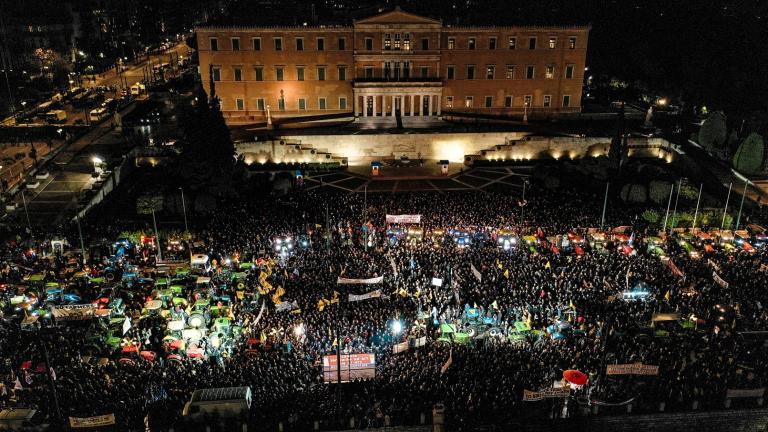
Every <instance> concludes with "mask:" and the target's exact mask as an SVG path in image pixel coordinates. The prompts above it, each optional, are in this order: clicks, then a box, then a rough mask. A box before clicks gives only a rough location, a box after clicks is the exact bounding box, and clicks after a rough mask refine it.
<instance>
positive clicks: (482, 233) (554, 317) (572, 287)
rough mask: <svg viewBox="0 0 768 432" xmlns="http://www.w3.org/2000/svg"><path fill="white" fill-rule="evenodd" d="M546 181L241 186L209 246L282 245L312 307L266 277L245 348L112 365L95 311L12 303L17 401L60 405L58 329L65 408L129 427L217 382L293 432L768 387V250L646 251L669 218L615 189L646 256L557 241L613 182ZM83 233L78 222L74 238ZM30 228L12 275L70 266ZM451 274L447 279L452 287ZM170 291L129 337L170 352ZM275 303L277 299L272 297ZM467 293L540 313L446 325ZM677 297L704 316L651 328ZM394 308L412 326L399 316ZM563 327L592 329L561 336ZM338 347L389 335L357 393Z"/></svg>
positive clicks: (139, 301)
mask: <svg viewBox="0 0 768 432" xmlns="http://www.w3.org/2000/svg"><path fill="white" fill-rule="evenodd" d="M538 192H539V193H536V190H535V189H534V191H533V192H532V193H530V194H529V199H528V202H527V203H526V205H525V218H522V217H521V206H520V204H521V203H520V202H518V201H517V200H516V199H514V198H513V197H510V196H507V195H504V194H495V193H489V194H480V193H469V192H462V193H412V194H397V195H384V194H381V195H379V194H369V195H368V196H367V197H363V196H362V195H360V194H357V195H354V194H353V195H346V194H332V193H327V192H325V193H315V192H300V193H296V194H293V195H289V196H286V197H282V198H274V199H270V200H267V201H260V202H255V203H225V204H223V205H222V206H221V207H220V208H221V210H220V211H219V212H217V213H216V214H214V215H213V216H212V217H211V218H210V220H209V221H207V222H206V223H205V225H202V226H199V227H198V229H195V230H194V233H193V237H194V238H196V239H197V240H198V241H197V243H198V244H199V245H201V246H199V247H198V250H197V252H203V253H206V254H207V255H209V256H210V257H211V258H212V259H213V260H216V262H217V263H224V262H225V261H227V259H231V257H239V258H238V259H241V260H256V259H258V258H264V259H267V260H268V259H269V258H270V257H273V258H274V261H273V262H274V265H273V267H271V268H270V269H269V272H270V276H269V279H268V280H269V283H270V284H271V285H272V286H274V287H278V286H279V287H281V288H283V289H284V294H283V296H282V299H281V300H282V301H283V302H289V303H291V304H292V305H295V308H294V310H292V311H280V310H278V309H277V308H276V307H275V305H274V304H273V300H272V299H270V295H262V296H261V299H260V301H259V302H257V303H256V306H255V307H254V306H253V305H251V304H248V303H247V302H246V300H245V299H237V298H235V299H234V300H233V305H232V316H233V320H234V321H235V322H236V323H237V324H238V325H240V326H242V327H243V329H244V331H243V333H244V335H243V337H241V338H240V339H239V340H238V341H237V343H236V346H235V347H234V349H233V350H232V351H231V354H230V355H228V356H211V357H210V358H208V359H205V360H192V359H184V360H183V361H182V362H180V363H179V362H170V361H165V360H164V359H163V358H162V356H160V358H158V359H157V360H156V361H153V362H148V361H147V362H145V361H139V362H119V361H116V359H112V360H111V361H108V362H107V363H106V364H97V363H96V362H95V361H84V360H83V357H84V356H87V355H88V354H89V353H86V351H85V349H84V347H85V346H87V345H88V343H87V340H86V339H87V334H88V331H87V329H86V327H85V326H92V325H95V324H93V323H88V324H81V323H75V324H67V325H59V326H57V327H56V328H55V329H47V330H46V332H45V333H44V334H42V335H40V336H39V337H38V336H30V335H29V334H27V333H25V332H23V331H22V330H21V329H20V327H19V320H18V319H13V317H12V311H10V310H8V309H6V310H5V311H4V313H5V315H4V317H3V321H2V323H1V324H0V332H1V334H0V356H1V357H2V358H3V359H4V360H5V363H4V364H3V365H2V369H1V372H2V374H3V375H2V376H3V384H4V388H3V389H2V392H0V403H2V404H3V405H4V406H33V407H36V408H38V409H41V410H42V411H44V412H45V413H46V414H49V415H54V413H53V400H52V392H50V391H48V390H47V385H48V377H47V375H48V374H47V373H45V371H43V372H42V373H30V372H29V370H28V369H27V368H23V367H22V362H23V361H25V360H27V359H31V360H33V361H32V364H33V365H36V364H38V362H39V361H44V353H43V350H42V349H41V346H42V344H46V346H47V348H48V351H49V353H48V354H49V356H50V364H51V367H52V370H53V371H55V375H56V376H55V380H54V381H53V383H54V385H55V386H56V389H57V395H58V404H59V406H60V410H61V414H62V416H63V417H64V418H66V417H69V416H73V417H87V416H93V415H98V414H104V413H112V412H113V413H115V414H116V417H117V422H118V426H119V427H121V428H125V427H134V428H139V427H141V425H142V424H143V422H144V419H145V417H147V419H148V420H147V421H149V422H150V424H152V425H153V427H155V428H162V427H167V426H170V425H173V424H177V425H178V424H179V421H181V420H179V417H180V415H181V411H182V408H183V405H184V403H185V402H187V401H188V400H189V398H190V395H191V393H192V391H193V390H195V389H199V388H209V387H228V386H242V385H247V386H250V387H251V389H252V391H253V405H252V408H251V410H250V422H251V423H252V424H258V425H261V427H263V428H264V430H277V424H278V423H283V427H284V428H286V429H287V430H309V429H311V428H312V426H313V425H312V423H313V422H314V421H319V422H320V425H321V427H323V428H331V429H333V428H338V422H339V420H341V419H344V422H345V424H346V425H349V419H350V418H354V419H355V425H357V426H360V425H362V426H363V427H366V426H373V425H383V424H385V423H388V424H418V423H420V422H422V421H429V418H430V417H431V411H432V407H433V406H434V405H435V404H436V403H442V404H444V406H445V413H446V421H447V423H448V424H449V425H450V427H451V429H452V430H467V429H470V428H472V427H473V426H476V425H482V424H491V423H493V424H505V423H508V422H511V421H514V420H515V419H520V418H547V417H574V416H579V415H584V414H585V412H586V409H587V408H591V405H601V406H602V407H605V408H603V409H604V410H607V411H608V412H611V410H614V411H617V410H619V409H621V410H624V409H625V408H624V405H625V404H627V403H631V404H633V405H634V406H635V409H636V410H647V411H657V410H658V409H659V403H660V402H664V404H665V405H666V408H665V409H666V410H686V409H691V406H692V404H693V403H694V401H696V402H695V403H696V404H698V406H699V407H704V408H710V409H716V408H722V407H723V403H724V400H725V393H726V390H727V389H729V388H738V389H754V388H760V387H762V386H763V385H764V383H765V378H766V377H765V370H766V368H765V363H766V359H768V356H767V355H766V354H768V352H766V348H765V347H764V346H763V343H762V340H760V339H757V340H755V341H753V340H751V339H749V338H747V337H745V336H744V335H743V334H742V333H743V332H744V331H757V330H767V329H768V314H767V313H766V310H765V308H764V305H768V303H767V302H766V300H767V299H766V294H765V289H764V288H765V286H767V283H768V269H766V267H765V266H764V263H766V262H768V251H766V249H758V250H757V251H754V252H746V251H726V250H724V249H721V248H715V249H713V250H712V251H711V252H706V253H704V254H703V256H702V257H699V258H696V259H694V258H691V257H690V256H689V255H688V254H687V253H686V252H685V251H684V250H682V249H681V248H680V247H679V246H678V244H677V242H676V241H675V239H674V238H670V239H668V240H667V241H666V242H665V249H666V250H667V253H668V256H669V257H670V258H671V259H672V260H673V261H674V263H676V265H677V267H678V268H679V270H680V273H681V274H682V275H681V274H676V273H675V272H673V271H672V270H671V269H670V267H669V266H668V265H667V264H666V263H665V261H662V260H660V259H659V258H658V257H657V256H654V255H652V254H650V253H647V252H646V248H645V241H646V240H645V239H647V238H649V237H650V236H652V235H655V234H656V233H654V232H652V231H651V229H650V228H649V227H647V226H646V225H645V224H644V223H643V222H642V221H641V220H640V219H639V218H638V216H637V214H638V213H639V210H636V209H633V208H625V207H621V206H619V205H613V204H612V205H611V209H610V211H609V212H608V217H607V223H606V225H607V226H606V231H608V232H610V229H611V228H612V227H616V226H628V227H629V228H628V229H627V233H632V239H633V246H634V249H635V250H636V251H637V254H633V255H628V254H625V253H622V251H621V250H620V248H618V247H617V245H615V244H612V243H611V242H608V243H607V245H606V248H605V250H603V251H598V250H597V249H596V248H595V249H591V248H590V247H589V246H588V245H586V244H585V245H584V249H586V251H585V252H583V253H575V252H574V251H573V249H568V250H566V249H559V248H553V247H550V245H548V243H546V238H547V237H549V236H553V235H556V234H566V233H576V234H578V235H581V236H584V237H586V236H587V233H588V230H589V228H594V227H599V226H600V222H601V220H600V218H601V215H600V210H601V207H600V204H602V203H601V199H600V198H599V197H595V196H588V195H583V194H581V193H579V192H577V191H568V192H567V193H558V194H553V193H544V192H543V191H538ZM364 203H365V204H366V205H367V207H366V208H364ZM385 214H420V215H422V220H421V224H420V225H419V226H421V227H422V228H423V230H424V232H425V233H430V232H432V230H435V229H439V228H444V229H451V228H460V229H464V230H468V231H472V232H474V233H476V234H475V236H474V237H473V238H474V242H473V243H472V244H471V245H470V246H468V247H466V248H458V247H457V246H456V244H455V243H454V242H453V240H451V239H450V238H449V237H448V236H444V237H441V238H430V237H429V236H428V235H425V238H424V239H423V241H421V242H418V243H415V244H407V243H408V242H406V241H405V240H404V239H401V241H399V242H397V243H396V244H394V243H393V242H390V240H389V238H388V236H387V229H388V228H390V227H388V226H387V225H386V224H385V222H384V219H385ZM369 223H370V225H368V224H369ZM363 225H366V229H367V231H365V232H366V233H367V234H364V231H363V230H362V229H361V228H362V226H363ZM124 229H125V227H124V226H121V225H120V224H119V223H117V222H115V223H112V224H105V223H100V224H86V225H85V226H84V231H85V232H86V233H88V236H89V240H97V239H99V238H102V237H103V238H104V239H115V238H116V237H117V236H118V234H119V233H120V232H121V231H122V230H124ZM501 229H509V230H512V231H514V232H515V233H516V235H517V236H518V237H517V238H518V239H521V238H523V237H524V236H527V235H534V236H536V238H537V241H540V242H541V243H540V244H538V245H537V246H536V247H528V246H525V245H523V244H519V245H518V246H517V247H514V248H511V249H509V250H506V249H503V248H501V247H499V244H498V243H497V241H496V238H497V236H498V233H499V230H501ZM328 233H330V234H328ZM281 236H292V237H293V238H294V239H298V238H302V239H304V240H306V246H304V245H301V244H299V242H297V243H296V247H295V248H294V249H292V250H291V251H289V252H288V253H285V254H277V253H276V252H275V249H274V245H275V243H274V242H275V239H276V238H279V237H281ZM300 236H301V237H300ZM366 241H369V242H370V245H369V246H368V247H366V244H365V243H366ZM77 242H78V240H77V238H76V237H74V236H73V237H72V238H71V239H70V243H71V244H77ZM89 242H90V241H89ZM545 245H546V246H545ZM22 246H23V247H22ZM30 246H31V247H32V248H33V249H34V247H35V243H34V240H27V239H24V238H23V237H19V238H17V239H12V240H9V241H8V242H7V243H6V244H5V250H4V252H5V254H6V257H7V258H6V259H7V260H6V263H5V265H4V267H3V268H2V269H0V277H2V279H3V282H4V283H5V284H20V283H22V279H23V277H24V275H25V274H28V273H29V272H31V271H33V270H34V271H35V272H40V271H42V272H44V273H46V274H50V275H51V276H50V277H51V278H54V277H55V276H53V275H57V274H60V273H61V270H62V269H63V268H64V267H65V266H66V265H67V260H66V259H65V258H63V257H57V258H55V259H52V260H40V259H38V260H34V259H32V258H29V257H25V256H22V254H21V253H20V252H21V251H22V250H25V249H26V248H27V247H30ZM713 268H716V269H717V273H718V275H719V276H720V277H721V278H722V279H724V280H726V281H728V282H729V285H728V286H727V287H724V286H723V285H722V284H719V283H717V282H716V281H714V280H713ZM473 269H474V270H477V272H478V273H479V275H480V277H478V276H477V275H476V274H475V271H474V270H473ZM263 271H265V269H264V267H263V266H262V267H257V268H254V269H253V270H250V271H249V274H248V279H247V281H248V282H247V290H248V291H251V292H256V291H258V290H259V280H260V278H259V276H260V274H261V272H263ZM212 274H214V275H215V271H214V272H212ZM339 276H343V277H346V278H360V279H366V278H375V277H379V276H383V278H384V279H383V282H382V284H381V285H376V286H368V285H343V286H340V285H337V283H336V282H337V278H338V277H339ZM434 278H439V279H441V280H443V281H445V282H444V283H443V284H442V285H441V286H438V285H436V284H434V283H433V282H432V281H433V279H434ZM641 282H642V283H643V286H644V287H647V289H648V290H649V295H648V297H647V298H644V299H642V300H633V301H627V300H624V299H622V292H624V291H627V290H629V289H631V288H632V287H633V286H635V285H637V284H638V283H641ZM376 288H381V289H382V291H383V295H382V296H381V297H378V298H371V299H367V300H364V301H355V302H350V301H347V295H348V294H364V293H366V292H368V291H370V290H372V289H376ZM152 289H153V287H152V286H151V284H146V285H137V286H133V287H131V289H130V290H129V291H131V293H130V296H129V297H128V300H127V301H126V311H125V314H126V315H127V316H132V317H134V320H133V322H134V325H133V327H132V328H131V329H130V332H129V334H128V336H129V337H133V338H136V339H138V340H142V341H143V342H144V345H145V348H146V349H152V350H154V351H157V352H162V349H163V348H162V347H163V341H162V338H163V331H164V327H165V325H166V323H165V320H163V319H159V318H156V317H150V318H146V319H141V320H140V319H138V317H139V314H140V312H141V309H142V305H143V304H144V301H145V299H146V298H147V297H148V296H149V295H150V294H151V292H152ZM82 295H83V297H84V298H87V297H89V296H88V294H87V293H82ZM190 295H191V294H190ZM332 299H335V301H330V300H332ZM260 304H264V305H265V307H264V309H263V312H261V309H259V307H258V305H260ZM321 304H322V305H323V306H320V305H321ZM467 309H473V310H478V311H479V313H480V315H481V316H487V317H488V318H489V319H490V320H491V321H492V322H493V326H495V327H498V328H500V329H502V331H503V334H504V335H506V334H507V332H508V330H509V329H510V328H511V327H514V325H515V323H516V322H527V323H529V324H530V327H531V328H532V329H535V330H540V331H538V332H533V333H530V334H528V336H527V337H525V338H523V339H522V340H518V341H515V342H512V341H510V340H508V339H507V338H506V337H503V338H498V337H486V338H476V339H473V340H471V341H469V343H456V342H453V343H451V342H447V343H446V342H439V341H438V338H440V336H441V333H440V328H441V324H444V323H454V322H459V323H461V322H462V317H463V316H464V314H465V313H466V311H467ZM718 310H719V311H720V312H717V311H718ZM723 311H724V312H723ZM260 312H261V313H260ZM672 312H675V313H679V314H680V316H681V317H682V318H683V319H686V320H689V319H691V320H692V321H693V322H695V323H696V328H694V329H682V328H679V326H678V327H676V328H675V329H674V330H673V331H671V332H670V334H669V335H668V336H665V337H657V335H655V334H654V329H651V330H650V331H649V329H648V325H649V323H650V322H651V319H652V317H653V315H654V314H655V313H672ZM395 322H397V323H398V325H399V326H402V331H394V330H393V323H395ZM564 323H567V324H564ZM552 325H567V326H569V327H571V328H572V329H573V331H572V332H570V333H568V334H567V336H565V337H553V335H554V333H555V331H554V330H552V329H551V327H552ZM297 328H301V329H302V330H301V331H300V332H299V331H295V329H297ZM548 328H549V330H547V329H548ZM656 330H658V328H656ZM421 336H426V337H427V343H426V344H425V345H424V346H421V347H412V348H411V349H409V350H408V351H406V352H402V353H394V352H393V345H394V344H396V343H400V342H403V341H408V340H409V338H410V339H412V338H418V337H421ZM249 340H250V341H253V340H257V341H258V342H259V349H258V350H256V351H257V352H255V353H254V352H246V346H247V345H248V344H249V343H250V342H248V341H249ZM339 348H341V349H342V352H344V353H374V354H375V355H376V365H377V366H376V376H375V379H373V380H367V381H357V382H351V383H347V384H344V385H343V386H342V388H341V389H340V391H338V390H339V389H337V387H336V386H333V385H329V384H325V383H323V374H322V367H321V358H322V356H323V355H329V354H335V353H336V350H337V349H339ZM623 363H643V364H647V365H658V366H659V374H658V376H652V377H634V376H606V374H605V373H604V371H605V367H606V365H607V364H623ZM33 368H34V366H33ZM570 369H576V370H579V371H583V372H584V373H586V374H587V375H589V378H590V381H589V384H588V385H587V386H584V387H580V388H575V389H574V391H573V393H572V397H571V398H566V399H547V400H545V401H539V402H524V401H523V400H522V396H523V391H524V390H526V389H527V390H539V389H545V388H550V387H552V386H553V383H555V382H560V381H561V380H562V378H563V372H564V371H565V370H570ZM17 379H18V381H19V382H20V384H21V385H20V387H21V388H20V389H19V386H18V385H17V384H16V381H17ZM14 387H16V388H17V389H16V390H13V389H14ZM423 416H425V417H426V419H424V418H422V417H423ZM185 428H186V429H185V430H192V429H193V426H191V425H186V426H185Z"/></svg>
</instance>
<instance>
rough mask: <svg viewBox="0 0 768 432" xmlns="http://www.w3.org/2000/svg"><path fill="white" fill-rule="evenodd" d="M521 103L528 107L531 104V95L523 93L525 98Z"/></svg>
mask: <svg viewBox="0 0 768 432" xmlns="http://www.w3.org/2000/svg"><path fill="white" fill-rule="evenodd" d="M523 103H524V104H525V106H527V107H530V106H531V105H533V96H531V95H525V99H524V100H523Z"/></svg>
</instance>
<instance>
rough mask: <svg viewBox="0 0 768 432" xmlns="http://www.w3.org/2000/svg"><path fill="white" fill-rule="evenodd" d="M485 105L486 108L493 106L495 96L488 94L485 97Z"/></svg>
mask: <svg viewBox="0 0 768 432" xmlns="http://www.w3.org/2000/svg"><path fill="white" fill-rule="evenodd" d="M485 107H486V108H493V96H486V97H485Z"/></svg>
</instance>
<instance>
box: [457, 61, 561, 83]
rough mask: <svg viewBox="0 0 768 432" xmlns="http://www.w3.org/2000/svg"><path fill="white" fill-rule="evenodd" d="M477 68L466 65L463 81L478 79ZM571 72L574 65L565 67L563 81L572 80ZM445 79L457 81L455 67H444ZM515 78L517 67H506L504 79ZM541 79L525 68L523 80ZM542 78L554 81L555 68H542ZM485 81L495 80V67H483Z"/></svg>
mask: <svg viewBox="0 0 768 432" xmlns="http://www.w3.org/2000/svg"><path fill="white" fill-rule="evenodd" d="M476 71H477V68H476V66H475V65H467V73H466V74H465V75H464V78H465V79H468V80H474V79H478V76H477V72H476ZM573 72H574V65H566V66H565V73H564V75H563V76H564V77H565V79H573ZM445 77H446V79H449V80H453V79H458V78H457V76H456V66H453V65H448V66H446V73H445ZM516 78H517V66H515V65H507V66H506V73H505V74H504V79H516ZM536 78H541V77H537V76H536V66H533V65H528V66H526V67H525V79H529V80H530V79H536ZM544 78H545V79H554V78H555V66H554V65H547V66H546V67H545V68H544ZM485 79H491V80H492V79H497V76H496V65H486V66H485Z"/></svg>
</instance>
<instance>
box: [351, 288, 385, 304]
mask: <svg viewBox="0 0 768 432" xmlns="http://www.w3.org/2000/svg"><path fill="white" fill-rule="evenodd" d="M379 297H381V290H380V289H377V290H374V291H370V292H367V293H365V294H350V295H349V301H351V302H356V301H362V300H368V299H372V298H379Z"/></svg>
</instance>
